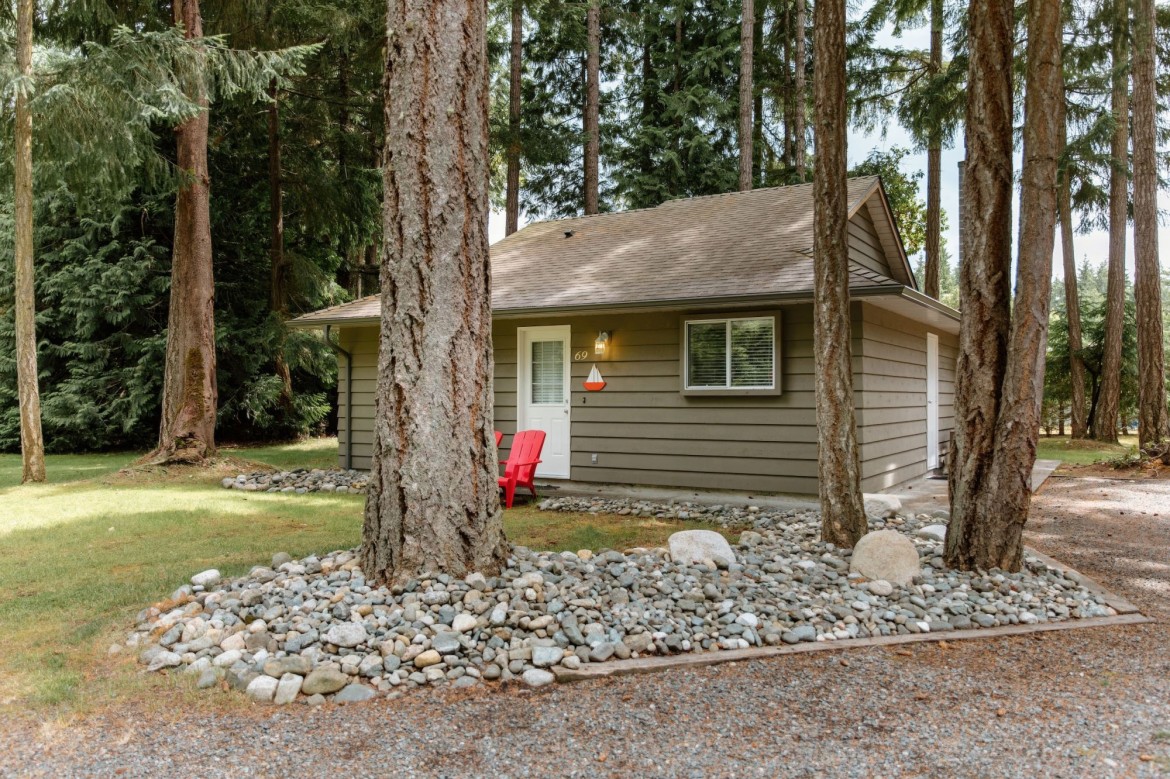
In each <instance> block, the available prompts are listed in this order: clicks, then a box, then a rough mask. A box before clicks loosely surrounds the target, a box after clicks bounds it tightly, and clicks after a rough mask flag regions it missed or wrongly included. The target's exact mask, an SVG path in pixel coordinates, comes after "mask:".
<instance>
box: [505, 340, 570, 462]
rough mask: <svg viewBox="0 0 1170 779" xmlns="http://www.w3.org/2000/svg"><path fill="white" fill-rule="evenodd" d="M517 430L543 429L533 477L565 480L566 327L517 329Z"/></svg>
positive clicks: (568, 386) (567, 438) (566, 425)
mask: <svg viewBox="0 0 1170 779" xmlns="http://www.w3.org/2000/svg"><path fill="white" fill-rule="evenodd" d="M517 346H518V352H519V354H518V355H517V362H518V368H519V376H518V377H517V378H518V381H517V387H516V389H517V394H518V396H519V397H518V398H517V402H516V406H517V408H516V412H517V416H518V427H517V429H518V430H543V431H544V434H545V436H546V437H545V439H544V450H543V451H542V452H541V454H540V459H541V463H540V465H539V466H537V468H536V475H537V476H544V477H547V478H553V479H567V478H569V409H570V406H571V402H570V400H571V398H572V392H571V387H570V384H569V363H570V357H569V326H568V325H563V326H557V327H521V328H519V329H518V332H517Z"/></svg>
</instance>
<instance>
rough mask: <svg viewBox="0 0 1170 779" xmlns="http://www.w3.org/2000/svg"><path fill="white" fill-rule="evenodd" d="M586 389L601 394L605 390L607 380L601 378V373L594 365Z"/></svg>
mask: <svg viewBox="0 0 1170 779" xmlns="http://www.w3.org/2000/svg"><path fill="white" fill-rule="evenodd" d="M585 389H587V390H589V391H590V392H600V391H601V390H603V389H605V379H603V378H601V371H599V370H597V366H596V365H594V366H593V367H592V368H591V369H590V371H589V378H587V379H585Z"/></svg>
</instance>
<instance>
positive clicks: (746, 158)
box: [739, 0, 756, 192]
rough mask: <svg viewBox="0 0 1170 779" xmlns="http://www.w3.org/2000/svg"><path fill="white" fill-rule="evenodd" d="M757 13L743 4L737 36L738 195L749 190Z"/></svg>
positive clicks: (749, 1) (750, 5)
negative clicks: (753, 58) (754, 30)
mask: <svg viewBox="0 0 1170 779" xmlns="http://www.w3.org/2000/svg"><path fill="white" fill-rule="evenodd" d="M755 21H756V12H755V8H754V3H753V2H752V0H743V19H742V21H741V22H740V32H739V191H740V192H746V191H748V190H750V189H751V188H752V130H753V127H752V105H753V102H754V101H753V100H752V48H753V44H754V43H755V35H754V34H753V28H754V27H755Z"/></svg>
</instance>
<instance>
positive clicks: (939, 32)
mask: <svg viewBox="0 0 1170 779" xmlns="http://www.w3.org/2000/svg"><path fill="white" fill-rule="evenodd" d="M942 55H943V4H942V0H930V75H931V77H932V78H934V77H936V76H938V74H939V72H941V70H942ZM941 187H942V134H941V133H939V131H938V129H937V128H934V127H932V128H930V137H929V139H928V142H927V146H926V269H925V271H926V272H925V274H924V275H925V277H926V278H925V279H924V281H925V284H924V285H923V286H924V287H925V289H924V290H923V291H924V292H925V293H926V294H927V295H929V296H930V297H932V298H935V299H936V300H937V299H938V295H939V275H938V274H939V261H940V250H941V247H940V236H939V233H940V231H941V222H942V202H941V201H942V195H941Z"/></svg>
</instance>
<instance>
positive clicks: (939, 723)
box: [0, 478, 1170, 777]
mask: <svg viewBox="0 0 1170 779" xmlns="http://www.w3.org/2000/svg"><path fill="white" fill-rule="evenodd" d="M1029 527H1030V531H1029V543H1031V544H1032V545H1034V546H1035V547H1036V548H1037V549H1039V550H1041V551H1043V552H1046V553H1048V554H1050V555H1052V556H1054V557H1056V558H1057V559H1059V560H1062V561H1064V562H1067V563H1068V564H1070V565H1072V566H1073V567H1075V568H1077V569H1078V570H1080V571H1081V572H1083V573H1086V574H1088V575H1089V576H1092V577H1093V578H1095V579H1097V580H1098V581H1099V582H1101V583H1102V584H1103V585H1105V586H1106V587H1108V588H1110V589H1113V590H1115V591H1117V592H1119V593H1121V594H1123V595H1124V596H1126V597H1127V598H1129V599H1130V600H1131V601H1133V602H1134V603H1135V604H1137V605H1138V606H1139V607H1140V608H1141V609H1142V610H1143V611H1144V612H1145V613H1146V614H1148V615H1150V616H1153V617H1155V618H1157V619H1159V620H1160V622H1159V623H1157V624H1151V625H1138V626H1127V627H1122V628H1115V629H1102V628H1095V629H1087V630H1073V631H1064V632H1056V633H1048V634H1037V635H1035V636H1028V637H1015V638H1004V639H997V640H984V641H967V642H956V643H954V644H948V645H947V648H944V647H942V646H940V645H939V644H935V643H930V644H918V645H909V646H906V647H889V648H874V649H855V650H848V651H841V652H820V653H812V654H806V655H798V656H789V657H782V658H777V659H773V660H768V661H755V662H750V663H738V664H732V665H725V666H719V667H716V668H705V669H696V670H677V671H671V672H667V673H660V674H656V675H651V676H641V677H625V678H620V679H612V680H605V681H598V682H582V683H579V684H575V685H568V686H557V687H554V688H546V689H542V690H539V691H527V690H521V689H509V690H506V691H500V690H498V689H497V690H490V689H489V690H473V691H471V692H469V693H467V694H462V695H461V694H458V693H457V692H455V691H451V692H447V693H444V694H436V693H435V692H433V691H420V692H417V693H415V694H412V695H408V696H406V697H403V698H400V699H398V700H394V701H378V702H376V703H372V704H366V705H358V706H352V707H348V708H333V707H325V708H322V709H318V710H309V709H308V708H304V707H295V708H292V709H281V710H274V709H268V708H259V707H258V708H257V709H256V710H255V711H253V712H250V713H246V714H220V715H217V716H214V717H212V718H210V719H207V718H205V719H200V720H197V721H192V720H187V721H184V720H183V719H182V717H180V716H179V715H178V714H177V713H176V714H175V715H173V716H168V717H165V718H162V717H158V716H157V715H150V716H151V718H150V719H148V718H146V717H145V716H144V715H142V714H140V713H138V712H136V711H135V710H134V708H133V707H131V706H124V707H119V708H113V709H111V710H108V711H106V712H104V713H103V714H101V715H99V716H94V717H91V718H89V719H87V720H85V721H84V722H83V723H81V724H80V725H77V726H75V727H72V728H70V729H68V730H67V731H63V732H61V731H59V732H55V733H48V732H47V731H46V730H45V729H44V728H41V727H40V726H39V725H38V724H37V723H34V722H15V723H6V724H5V727H4V728H2V729H0V754H3V756H4V759H3V760H0V775H3V776H29V775H33V776H40V775H43V776H83V775H85V776H92V775H118V776H126V777H130V776H158V775H163V774H175V775H189V776H204V777H218V776H291V775H297V776H331V775H344V776H346V777H358V776H401V777H414V776H435V777H464V776H490V777H512V776H515V777H551V776H580V777H595V776H623V777H624V776H670V777H692V776H693V777H709V776H710V777H722V776H727V777H747V776H768V777H770V776H858V777H862V776H879V775H880V776H996V777H1000V776H1021V777H1031V776H1037V775H1045V776H1069V777H1072V776H1093V777H1097V776H1170V640H1168V639H1170V630H1168V629H1167V627H1166V621H1167V620H1168V619H1170V481H1110V480H1095V479H1070V478H1065V479H1061V478H1054V479H1052V480H1051V481H1050V482H1049V483H1048V484H1047V485H1046V486H1045V488H1044V490H1043V491H1042V492H1041V494H1040V495H1038V496H1037V497H1036V502H1035V507H1034V509H1033V520H1032V522H1031V523H1030V525H1029ZM1143 758H1144V759H1143Z"/></svg>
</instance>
